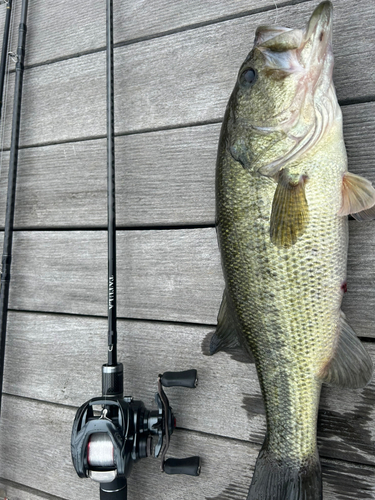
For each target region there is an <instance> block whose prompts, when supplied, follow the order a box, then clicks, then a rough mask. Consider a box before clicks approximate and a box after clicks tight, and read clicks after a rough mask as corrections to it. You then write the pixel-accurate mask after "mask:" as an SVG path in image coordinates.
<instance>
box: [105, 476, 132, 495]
mask: <svg viewBox="0 0 375 500" xmlns="http://www.w3.org/2000/svg"><path fill="white" fill-rule="evenodd" d="M127 498H128V485H127V481H126V478H117V479H115V480H114V481H112V482H111V483H101V484H100V500H127Z"/></svg>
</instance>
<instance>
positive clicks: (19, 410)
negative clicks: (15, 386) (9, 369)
mask: <svg viewBox="0 0 375 500" xmlns="http://www.w3.org/2000/svg"><path fill="white" fill-rule="evenodd" d="M74 414H75V410H74V409H70V408H64V407H61V406H55V405H47V404H44V403H38V402H35V401H29V400H24V399H18V398H14V397H11V396H5V398H4V410H3V416H2V419H1V422H0V429H1V431H2V432H1V433H0V460H1V462H0V463H1V464H2V466H1V475H2V476H3V477H4V478H5V479H8V480H11V481H14V480H19V474H18V471H19V470H22V482H23V484H24V485H26V486H28V487H31V488H36V489H39V490H41V491H46V492H48V493H50V494H53V495H56V496H58V497H61V498H63V499H69V500H81V499H82V498H92V499H94V498H98V497H99V495H98V486H97V485H96V484H94V483H93V482H92V481H89V480H82V479H79V478H78V477H77V476H76V475H75V472H74V470H73V467H72V465H71V461H70V433H71V426H72V421H73V418H74ZM258 450H259V446H253V445H251V444H250V443H246V442H244V441H236V440H228V439H223V438H219V437H214V436H209V435H204V434H200V433H195V432H186V431H179V430H177V431H176V432H175V433H174V435H173V437H172V444H171V448H170V453H169V454H168V455H169V456H179V457H181V456H187V455H191V454H196V453H199V454H200V456H201V457H202V474H201V476H200V477H199V478H194V477H189V476H168V477H167V476H166V475H161V474H160V472H159V463H158V461H157V460H152V459H149V460H143V461H142V462H139V463H138V464H136V465H135V467H134V469H133V472H132V475H131V477H130V479H129V497H130V498H132V500H151V499H155V498H160V499H161V498H165V492H166V489H168V494H169V496H170V495H171V492H172V495H173V499H174V500H191V498H196V499H198V500H203V499H210V500H224V499H227V500H230V499H236V500H241V499H243V500H245V498H246V496H247V490H248V486H249V483H250V480H251V474H252V471H253V467H254V463H255V459H256V455H257V453H258ZM223 458H224V459H223ZM51 466H53V474H46V471H50V470H51ZM323 474H324V475H323V478H324V498H325V499H326V500H333V499H337V498H340V499H342V500H352V499H353V498H358V499H366V500H369V499H372V498H375V491H374V469H373V468H370V467H364V466H362V467H358V466H355V465H353V464H347V463H345V462H334V461H324V462H323Z"/></svg>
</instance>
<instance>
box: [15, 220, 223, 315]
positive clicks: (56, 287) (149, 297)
mask: <svg viewBox="0 0 375 500" xmlns="http://www.w3.org/2000/svg"><path fill="white" fill-rule="evenodd" d="M106 236H107V235H106V232H104V231H73V232H70V231H68V232H65V231H64V232H58V231H56V232H55V231H48V232H43V231H41V232H39V231H37V232H32V231H30V232H17V233H16V234H15V235H14V258H13V267H12V283H11V290H10V307H11V308H15V309H27V310H39V311H51V312H56V311H59V312H70V313H75V314H82V313H84V314H93V315H98V314H99V315H103V316H104V315H106V279H107V278H106V273H107V269H106V267H107V248H106ZM117 259H118V272H117V274H118V278H117V282H118V314H119V315H120V316H123V317H135V318H138V317H142V318H149V319H162V320H173V321H191V322H209V323H214V322H215V321H216V314H217V309H218V307H219V304H220V296H221V293H222V287H223V283H222V278H221V271H220V262H219V253H218V250H217V243H216V236H215V230H214V229H211V228H210V229H205V230H183V231H118V236H117ZM202 320H203V321H202Z"/></svg>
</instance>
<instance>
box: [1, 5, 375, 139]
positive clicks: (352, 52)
mask: <svg viewBox="0 0 375 500" xmlns="http://www.w3.org/2000/svg"><path fill="white" fill-rule="evenodd" d="M314 5H315V2H314ZM337 5H338V8H337V13H336V14H337V23H336V26H335V35H334V39H335V44H336V45H335V47H337V51H336V73H335V82H336V88H337V94H338V97H339V98H340V99H364V98H367V97H368V96H371V95H373V91H374V87H373V80H372V77H371V72H367V71H363V68H366V67H367V68H371V67H373V66H374V64H375V50H374V47H373V43H374V40H375V36H374V31H375V12H374V10H373V9H372V7H371V6H370V5H369V4H368V3H367V2H365V0H360V1H359V2H358V4H357V6H356V8H357V9H359V8H360V9H361V16H360V17H359V16H356V17H353V11H352V8H351V7H349V4H348V3H347V2H344V3H338V4H337ZM311 7H312V4H311V3H310V2H308V3H307V2H304V3H301V4H298V5H293V6H289V7H285V8H280V9H279V10H278V22H280V23H282V24H283V23H285V24H293V25H297V26H300V25H303V24H304V23H305V22H306V19H307V18H308V17H309V15H310V14H311V10H312V9H311ZM267 22H268V23H269V22H270V15H269V12H262V13H259V14H255V15H253V16H250V17H241V18H238V19H230V20H228V21H225V22H221V23H215V24H213V25H209V26H203V27H200V28H196V29H192V30H188V31H184V32H181V33H174V34H171V35H167V36H162V37H160V38H156V39H152V40H145V41H142V42H139V43H134V44H130V45H125V46H121V47H118V48H117V49H116V51H115V110H116V131H117V133H127V132H134V131H139V130H145V129H147V130H149V129H158V128H163V127H174V126H182V125H186V124H194V123H197V122H207V121H210V122H211V121H218V120H221V118H222V116H223V114H224V110H225V106H226V103H227V101H228V98H229V95H230V92H231V90H232V88H233V86H234V83H235V80H236V75H237V71H238V69H239V67H240V64H241V63H242V61H243V59H244V58H245V57H246V55H247V53H248V52H249V50H250V48H251V43H252V39H251V38H249V32H251V33H253V32H254V30H255V28H256V27H257V26H258V25H259V24H265V23H267ZM363 23H364V24H363ZM349 26H350V32H351V37H348V36H347V33H348V29H349ZM364 30H365V31H364ZM357 32H358V36H355V33H357ZM363 32H366V37H363V36H362V33H363ZM360 35H361V36H360ZM30 36H31V35H30ZM352 40H356V46H355V48H353V42H352ZM67 75H69V78H67ZM187 75H188V77H187ZM11 88H12V79H11ZM10 97H11V93H10ZM10 103H11V101H8V102H7V106H6V108H7V116H10V110H9V106H10ZM93 103H95V105H93ZM104 134H105V57H104V52H99V53H96V52H95V53H92V54H88V55H84V56H82V57H76V58H72V59H68V60H63V61H59V62H56V63H55V64H48V65H45V66H41V67H34V68H31V69H28V70H27V71H26V72H25V78H24V92H23V105H22V115H21V136H20V141H21V144H22V145H35V144H44V143H51V142H53V143H55V142H60V141H69V140H74V139H78V138H81V139H83V138H87V137H91V138H92V137H98V136H104ZM9 140H10V124H9V120H8V124H7V127H6V134H5V144H7V145H9Z"/></svg>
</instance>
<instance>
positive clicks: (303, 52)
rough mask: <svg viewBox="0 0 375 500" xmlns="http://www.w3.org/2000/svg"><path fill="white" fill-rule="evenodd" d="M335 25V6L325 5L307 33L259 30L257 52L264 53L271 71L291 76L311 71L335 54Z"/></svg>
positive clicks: (278, 28)
mask: <svg viewBox="0 0 375 500" xmlns="http://www.w3.org/2000/svg"><path fill="white" fill-rule="evenodd" d="M332 21H333V6H332V3H331V2H330V1H324V2H321V3H320V4H319V5H318V6H317V7H316V9H315V10H314V12H313V13H312V15H311V17H310V20H309V21H308V23H307V25H306V27H305V28H304V29H291V28H286V27H284V26H259V27H258V28H257V30H256V32H255V41H254V48H256V49H258V50H260V51H261V52H263V54H264V55H265V58H266V65H267V66H268V67H270V68H271V69H282V70H284V71H287V72H295V71H301V70H302V69H303V68H305V69H309V68H311V66H313V65H316V64H318V65H320V64H321V62H322V61H323V60H324V59H325V58H326V57H327V55H328V54H331V53H332V25H333V22H332ZM297 61H298V63H297ZM286 63H289V65H290V67H288V65H287V64H286Z"/></svg>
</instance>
